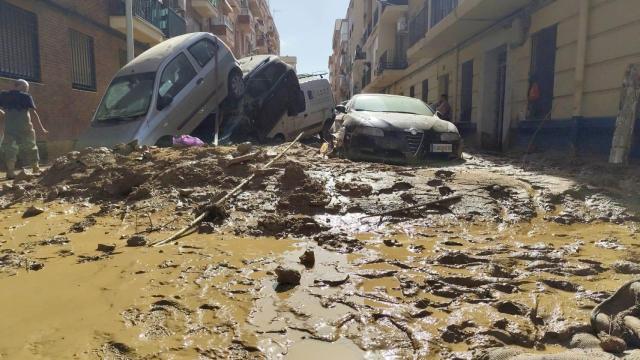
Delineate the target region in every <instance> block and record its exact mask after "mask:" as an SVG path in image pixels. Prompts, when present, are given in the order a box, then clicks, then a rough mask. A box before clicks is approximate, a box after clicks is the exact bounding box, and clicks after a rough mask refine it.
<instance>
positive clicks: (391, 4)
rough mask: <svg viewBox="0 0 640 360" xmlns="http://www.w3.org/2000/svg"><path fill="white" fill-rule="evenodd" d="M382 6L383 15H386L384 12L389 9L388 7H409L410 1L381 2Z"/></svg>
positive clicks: (384, 0) (383, 0)
mask: <svg viewBox="0 0 640 360" xmlns="http://www.w3.org/2000/svg"><path fill="white" fill-rule="evenodd" d="M380 4H381V6H382V13H384V11H385V10H386V9H387V7H389V6H394V5H409V0H381V1H380Z"/></svg>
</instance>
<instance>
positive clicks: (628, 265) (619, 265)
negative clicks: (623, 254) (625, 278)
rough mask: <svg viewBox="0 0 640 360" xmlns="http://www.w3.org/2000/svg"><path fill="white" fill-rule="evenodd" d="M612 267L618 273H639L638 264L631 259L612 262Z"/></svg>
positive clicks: (639, 265) (639, 267)
mask: <svg viewBox="0 0 640 360" xmlns="http://www.w3.org/2000/svg"><path fill="white" fill-rule="evenodd" d="M612 268H613V270H614V271H615V272H617V273H618V274H634V275H635V274H640V264H636V263H633V262H631V261H624V260H620V261H616V262H614V263H613V265H612Z"/></svg>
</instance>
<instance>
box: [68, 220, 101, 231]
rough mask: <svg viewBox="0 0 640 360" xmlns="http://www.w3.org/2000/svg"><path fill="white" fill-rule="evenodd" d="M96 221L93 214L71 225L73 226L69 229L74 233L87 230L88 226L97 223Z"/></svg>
mask: <svg viewBox="0 0 640 360" xmlns="http://www.w3.org/2000/svg"><path fill="white" fill-rule="evenodd" d="M96 223H97V220H96V218H94V217H93V216H89V217H87V218H86V219H84V220H82V221H80V222H78V223H75V224H73V225H71V228H70V229H69V231H71V232H74V233H81V232H85V231H87V229H88V228H90V227H91V226H93V225H95V224H96Z"/></svg>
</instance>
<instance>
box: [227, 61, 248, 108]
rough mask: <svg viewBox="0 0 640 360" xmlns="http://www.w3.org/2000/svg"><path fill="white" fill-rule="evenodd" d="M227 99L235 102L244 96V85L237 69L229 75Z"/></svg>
mask: <svg viewBox="0 0 640 360" xmlns="http://www.w3.org/2000/svg"><path fill="white" fill-rule="evenodd" d="M228 86H229V98H230V99H232V100H235V101H238V100H240V99H241V98H242V97H243V96H244V92H245V85H244V79H243V78H242V72H240V70H238V69H234V70H232V71H231V73H230V74H229V81H228Z"/></svg>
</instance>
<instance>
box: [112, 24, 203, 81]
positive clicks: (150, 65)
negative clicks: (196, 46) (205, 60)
mask: <svg viewBox="0 0 640 360" xmlns="http://www.w3.org/2000/svg"><path fill="white" fill-rule="evenodd" d="M211 36H213V35H211V34H209V33H204V32H196V33H189V34H184V35H180V36H176V37H173V38H171V39H168V40H165V41H163V42H161V43H160V44H158V45H156V46H154V47H152V48H151V49H149V50H147V51H145V52H143V53H142V54H140V55H139V56H138V57H136V58H135V59H133V61H131V62H130V63H128V64H127V65H125V66H124V67H123V68H122V69H121V70H120V71H119V72H118V75H125V74H134V73H138V74H139V73H146V72H155V71H158V68H159V67H160V64H162V62H163V61H164V60H165V59H166V58H167V57H168V56H171V55H173V54H175V53H177V52H179V51H182V50H184V49H186V48H187V47H188V46H190V45H191V44H193V43H194V42H195V41H196V40H199V39H201V38H205V37H211Z"/></svg>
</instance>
